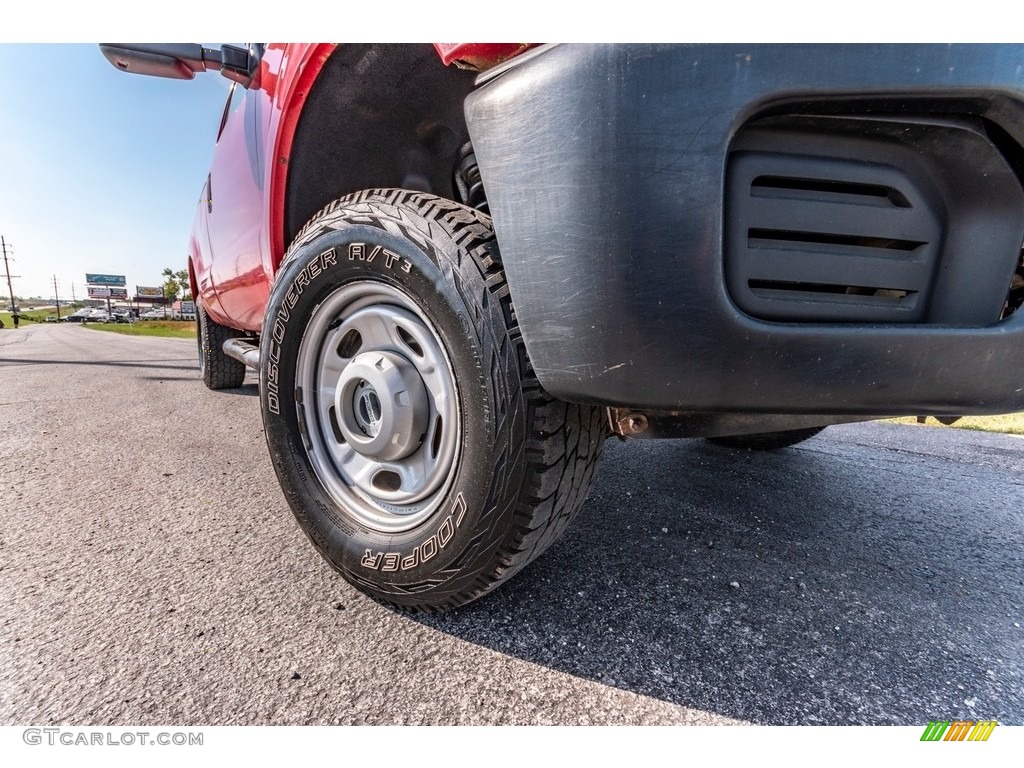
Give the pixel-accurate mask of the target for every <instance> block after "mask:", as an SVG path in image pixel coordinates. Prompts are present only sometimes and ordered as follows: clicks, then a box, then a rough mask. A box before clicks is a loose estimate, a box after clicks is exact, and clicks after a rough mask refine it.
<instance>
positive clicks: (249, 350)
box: [223, 339, 260, 371]
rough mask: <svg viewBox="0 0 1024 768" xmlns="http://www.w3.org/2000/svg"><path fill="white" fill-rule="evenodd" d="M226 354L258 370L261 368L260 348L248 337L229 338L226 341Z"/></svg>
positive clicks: (224, 347)
mask: <svg viewBox="0 0 1024 768" xmlns="http://www.w3.org/2000/svg"><path fill="white" fill-rule="evenodd" d="M223 349H224V354H225V355H227V356H228V357H233V358H235V360H237V361H238V362H240V363H245V365H246V366H248V367H249V368H252V369H253V370H254V371H258V370H259V368H260V348H259V347H258V346H256V345H255V344H253V343H252V342H251V341H250V340H248V339H228V340H227V341H225V342H224V346H223Z"/></svg>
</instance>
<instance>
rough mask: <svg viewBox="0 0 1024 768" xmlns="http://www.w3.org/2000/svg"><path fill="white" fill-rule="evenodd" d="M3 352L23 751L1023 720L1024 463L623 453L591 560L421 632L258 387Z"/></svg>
mask: <svg viewBox="0 0 1024 768" xmlns="http://www.w3.org/2000/svg"><path fill="white" fill-rule="evenodd" d="M194 359H195V343H194V342H193V341H189V340H179V339H155V338H135V337H124V336H120V335H116V334H111V333H103V332H99V331H94V330H90V329H87V328H81V327H78V326H64V325H60V326H54V325H50V326H31V325H29V326H23V327H22V328H21V329H20V330H18V331H12V330H5V331H0V489H2V490H0V494H2V496H0V499H2V501H0V724H4V725H16V724H17V725H23V724H55V723H60V724H71V725H105V724H121V725H136V724H137V725H153V724H162V725H167V724H176V725H211V724H326V723H441V724H469V723H475V724H489V723H501V724H535V723H560V724H561V723H564V724H599V723H600V724H611V723H627V724H725V723H735V722H754V723H771V724H819V723H823V724H836V725H841V724H854V723H868V724H903V725H919V724H924V723H926V722H927V721H928V720H929V719H955V718H961V717H962V718H968V719H996V720H998V721H999V722H1000V723H1007V724H1016V725H1020V724H1024V628H1022V625H1024V546H1022V545H1024V517H1022V512H1021V507H1022V503H1021V502H1022V500H1024V441H1022V440H1021V439H1020V438H1015V437H1010V436H1004V435H991V434H985V433H972V432H966V431H957V430H946V429H937V428H928V427H917V426H910V425H906V426H905V425H892V424H884V423H869V424H858V425H846V426H840V427H831V428H829V429H827V430H826V431H825V432H824V433H822V435H820V436H819V437H816V438H814V439H812V440H810V441H808V442H806V443H804V444H802V445H800V446H798V447H795V448H792V449H788V450H783V451H778V452H774V453H765V454H757V453H750V452H742V451H741V452H737V451H732V450H728V449H724V448H718V447H715V446H712V445H710V444H707V443H704V442H702V441H674V442H672V441H648V442H645V441H636V442H632V443H620V442H618V441H610V442H609V443H608V445H607V449H606V451H605V455H604V458H603V460H602V466H601V468H600V470H599V473H598V479H597V482H596V484H595V486H594V488H593V490H592V492H591V495H590V498H589V500H588V502H587V504H586V506H585V507H584V509H583V512H582V513H581V515H580V517H579V518H578V519H577V521H576V522H575V523H574V524H573V526H572V528H571V529H570V531H569V533H568V534H567V536H566V537H565V538H564V539H563V540H562V541H561V542H559V544H557V545H556V546H555V547H553V548H552V549H551V550H550V551H549V553H548V554H546V555H545V556H544V557H543V558H541V559H540V560H539V561H537V562H536V563H534V564H533V565H531V566H530V567H529V568H527V569H526V570H524V571H523V572H522V573H520V574H519V575H518V576H516V578H514V579H513V580H512V581H511V582H509V583H508V584H506V585H505V586H503V587H502V588H500V589H499V590H497V591H496V592H495V593H493V594H492V595H490V596H488V597H486V598H485V599H483V600H481V601H478V602H477V603H474V604H472V605H470V606H468V607H466V608H464V609H462V610H459V611H457V612H455V613H452V614H447V615H443V616H435V617H427V618H422V617H421V618H417V617H410V616H406V615H402V614H399V613H396V612H394V611H392V610H389V609H387V608H385V607H382V606H380V605H377V604H375V603H373V602H372V601H370V600H368V599H366V598H364V597H362V596H361V595H360V594H359V593H357V592H356V591H355V590H354V589H352V588H351V587H349V586H348V585H347V584H346V583H345V582H344V581H343V580H342V579H341V578H340V577H339V576H337V575H336V574H335V573H334V572H333V571H331V570H330V569H329V568H328V567H327V566H326V565H325V564H324V563H323V562H322V561H321V559H320V558H319V556H318V555H317V554H316V553H315V552H314V551H313V549H312V547H311V546H310V545H309V544H308V543H307V541H306V539H305V537H304V536H303V534H302V533H301V532H300V531H299V529H298V527H297V525H296V524H295V522H294V520H293V518H292V515H291V512H290V511H289V509H288V507H287V504H286V503H285V501H284V498H283V497H282V495H281V493H280V491H279V490H278V487H277V482H276V479H275V477H274V473H273V470H272V469H271V466H270V462H269V459H268V457H267V454H266V446H265V443H264V440H263V434H262V429H261V422H260V415H259V402H258V399H257V398H256V385H255V379H254V378H251V377H250V379H249V380H248V381H247V383H246V385H245V386H243V387H242V388H240V389H239V390H235V391H231V392H210V391H208V390H206V389H205V388H204V387H203V385H202V383H201V381H200V380H199V378H198V374H197V371H196V370H195V362H194Z"/></svg>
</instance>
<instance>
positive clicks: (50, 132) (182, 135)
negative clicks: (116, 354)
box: [0, 44, 230, 303]
mask: <svg viewBox="0 0 1024 768" xmlns="http://www.w3.org/2000/svg"><path fill="white" fill-rule="evenodd" d="M0 71H2V72H4V73H5V75H4V77H3V78H0V234H2V235H3V236H4V238H5V239H6V240H7V241H8V242H9V243H12V244H13V246H14V262H13V263H12V265H11V267H12V268H11V273H12V274H16V275H20V276H21V277H20V278H18V279H16V280H14V281H13V282H14V291H15V293H16V294H18V295H21V296H35V295H42V296H52V295H53V276H54V275H55V274H56V276H57V283H58V287H59V288H60V294H61V298H62V299H63V298H65V297H68V298H70V296H71V286H72V284H74V286H75V291H76V293H77V295H78V297H79V298H81V297H82V296H83V295H84V294H85V273H86V272H107V273H114V274H122V275H126V276H127V283H128V286H129V290H130V291H132V290H133V288H134V286H135V285H137V284H138V285H158V284H159V283H160V272H161V270H162V269H163V268H164V267H173V268H174V269H184V268H185V265H186V260H187V255H186V254H187V245H188V233H189V231H190V229H191V225H192V216H193V214H194V212H195V207H196V203H197V201H198V199H199V195H200V192H201V191H202V185H203V180H204V179H205V178H206V173H207V170H208V168H209V164H210V158H211V157H212V154H213V144H214V138H215V133H216V130H217V126H218V124H219V122H220V115H221V110H222V109H223V106H224V100H225V98H226V96H227V90H228V86H229V85H230V81H228V80H227V79H226V78H224V77H222V76H220V75H219V74H217V73H207V74H205V75H199V76H197V77H196V78H195V79H194V80H189V81H186V80H165V79H162V78H153V77H141V76H138V75H126V74H123V73H120V72H118V71H117V70H115V69H114V68H113V67H112V66H111V65H110V64H109V63H108V62H107V60H106V59H104V58H103V56H102V54H101V53H100V51H99V48H98V47H97V46H96V45H86V44H78V45H12V44H0ZM2 287H3V291H2V293H3V298H4V299H5V303H6V298H7V294H6V289H7V286H6V284H3V286H2Z"/></svg>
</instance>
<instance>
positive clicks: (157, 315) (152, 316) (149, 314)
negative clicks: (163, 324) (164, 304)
mask: <svg viewBox="0 0 1024 768" xmlns="http://www.w3.org/2000/svg"><path fill="white" fill-rule="evenodd" d="M165 317H167V313H166V312H165V311H164V310H162V309H149V310H146V311H145V312H143V313H142V314H141V315H139V320H163V319H164V318H165Z"/></svg>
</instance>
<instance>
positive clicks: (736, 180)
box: [101, 44, 1024, 610]
mask: <svg viewBox="0 0 1024 768" xmlns="http://www.w3.org/2000/svg"><path fill="white" fill-rule="evenodd" d="M101 48H102V50H103V53H104V54H105V55H106V56H107V58H108V59H109V60H110V61H111V63H113V64H114V65H115V66H117V67H118V68H119V69H122V70H125V71H128V72H137V73H141V74H148V75H159V76H167V77H179V78H185V79H187V78H191V77H193V76H194V74H195V73H197V72H201V71H204V70H208V69H214V70H220V72H221V73H222V74H224V75H226V76H228V77H229V78H231V79H232V80H234V85H233V87H232V90H231V93H230V95H229V97H228V101H227V104H226V105H225V107H224V114H223V117H222V119H221V125H220V132H219V136H218V139H217V145H216V149H215V150H214V156H213V162H212V166H211V169H210V173H209V175H208V176H207V178H206V181H205V185H204V187H203V191H202V194H201V195H200V202H199V206H198V209H197V212H196V218H195V223H194V226H193V230H192V235H191V239H190V241H189V263H188V270H189V277H190V282H191V287H192V292H193V295H194V296H195V297H196V299H197V314H198V324H199V334H198V337H199V348H198V353H199V363H200V368H201V370H202V376H203V379H204V381H205V382H206V384H207V385H208V386H209V387H211V388H215V389H220V388H233V387H238V386H240V385H241V384H242V381H243V378H244V375H245V370H246V366H249V367H252V368H255V369H257V370H258V371H259V377H260V403H261V407H262V413H263V420H264V425H265V429H266V436H267V443H268V446H269V449H270V455H271V457H272V459H273V464H274V467H275V470H276V472H277V475H278V478H279V480H280V483H281V487H282V489H283V490H284V494H285V497H286V498H287V499H288V502H289V504H290V505H291V508H292V510H293V511H294V513H295V516H296V518H297V520H298V522H299V524H300V525H301V526H302V528H303V530H304V531H305V532H306V533H307V535H308V536H309V538H310V540H311V541H312V542H313V544H314V546H316V548H317V549H318V550H319V551H320V553H321V554H322V555H323V556H324V557H325V559H326V560H327V561H328V562H329V563H330V564H331V565H332V566H333V567H334V568H336V569H337V570H338V571H340V572H341V573H342V574H343V575H344V576H345V578H346V579H348V580H349V581H350V582H351V583H352V584H354V585H355V586H357V587H358V588H359V589H361V590H363V591H365V592H367V593H369V594H370V595H373V596H374V597H376V598H378V599H380V600H384V601H386V602H389V603H391V604H393V605H397V606H402V607H406V608H411V609H419V610H438V609H443V608H449V607H453V606H458V605H461V604H463V603H466V602H467V601H469V600H472V599H475V598H476V597H479V596H480V595H482V594H484V593H486V592H487V591H489V590H490V589H492V588H493V587H495V586H496V585H497V584H499V583H501V582H502V581H503V580H505V579H507V578H508V577H509V576H511V575H512V574H514V573H515V572H516V571H518V570H519V569H520V568H522V567H523V566H525V565H526V564H527V563H529V562H530V561H531V560H533V559H534V558H535V557H537V556H538V555H539V554H540V553H541V552H543V551H544V550H545V549H546V548H547V547H548V546H550V545H551V544H552V543H553V542H554V541H555V540H556V539H557V538H558V537H559V536H560V535H561V534H562V533H563V532H564V531H565V529H566V528H567V526H568V525H569V523H570V522H571V521H572V519H573V517H574V516H575V514H576V513H577V512H578V511H579V509H580V507H581V505H582V504H583V501H584V499H585V498H586V495H587V489H588V486H589V485H590V482H591V479H592V478H593V475H594V470H595V467H596V464H597V461H598V458H599V456H600V453H601V446H602V442H603V441H604V440H605V438H606V437H608V436H609V435H612V434H614V435H617V436H619V437H621V438H631V439H633V438H650V437H656V438H657V437H706V438H709V439H713V440H716V441H718V442H721V443H724V444H726V445H731V446H737V447H753V448H764V449H775V448H783V447H786V446H789V445H792V444H795V443H797V442H799V441H801V440H805V439H807V438H809V437H811V436H813V435H814V434H816V433H817V432H818V431H820V430H821V429H822V428H824V427H825V426H827V425H829V424H836V423H841V422H846V421H856V420H863V419H868V418H873V417H879V416H889V415H906V414H916V415H920V414H932V415H937V416H944V415H950V414H968V413H975V414H977V413H1001V412H1008V411H1014V410H1020V409H1021V408H1024V355H1022V354H1021V350H1022V349H1024V346H1022V342H1024V313H1022V312H1019V311H1018V310H1019V309H1020V306H1021V304H1022V302H1024V266H1022V259H1021V256H1022V247H1021V246H1022V242H1024V189H1022V176H1024V71H1022V69H1021V64H1022V63H1024V48H1022V47H1020V46H992V45H981V46H971V45H968V46H937V45H925V46H899V45H886V46H863V45H849V46H847V45H831V46H795V45H794V46H774V45H744V46H733V45H707V46H689V45H639V46H616V45H543V46H530V45H519V44H458V45H436V46H431V45H363V44H360V45H343V46H335V45H291V44H289V45H266V46H264V45H252V46H224V47H222V48H220V49H210V48H201V47H200V46H189V45H135V44H106V45H103V46H101Z"/></svg>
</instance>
